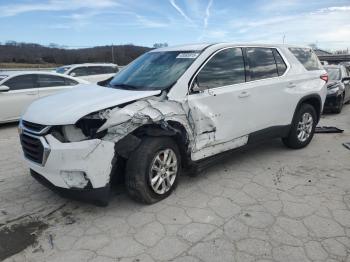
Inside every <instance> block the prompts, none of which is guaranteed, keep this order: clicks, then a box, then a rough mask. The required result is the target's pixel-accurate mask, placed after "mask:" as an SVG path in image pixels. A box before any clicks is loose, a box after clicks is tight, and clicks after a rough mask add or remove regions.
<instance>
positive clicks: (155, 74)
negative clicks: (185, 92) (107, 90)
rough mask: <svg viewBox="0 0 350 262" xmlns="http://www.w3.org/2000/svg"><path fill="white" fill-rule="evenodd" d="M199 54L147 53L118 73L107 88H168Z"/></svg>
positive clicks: (175, 52)
mask: <svg viewBox="0 0 350 262" xmlns="http://www.w3.org/2000/svg"><path fill="white" fill-rule="evenodd" d="M198 55H199V52H193V51H191V52H189V51H188V52H186V51H185V52H184V51H168V52H149V53H146V54H144V55H142V56H141V57H139V58H138V59H136V60H135V61H134V62H132V63H131V64H130V65H129V66H128V67H127V68H125V69H124V70H122V71H120V72H119V73H118V74H117V75H116V76H115V77H114V78H113V79H112V81H111V82H110V83H109V87H112V88H118V89H129V90H138V91H142V90H164V89H167V88H170V87H171V86H172V85H174V84H175V83H176V81H177V80H178V79H179V78H180V76H182V74H183V73H184V72H185V71H186V70H187V68H188V67H189V66H190V65H191V64H192V63H193V61H194V60H195V59H196V58H197V57H198Z"/></svg>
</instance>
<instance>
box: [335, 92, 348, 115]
mask: <svg viewBox="0 0 350 262" xmlns="http://www.w3.org/2000/svg"><path fill="white" fill-rule="evenodd" d="M344 97H345V94H342V95H341V96H340V97H339V101H338V104H337V107H336V108H335V109H334V110H333V112H334V113H336V114H340V113H341V111H342V110H343V106H344Z"/></svg>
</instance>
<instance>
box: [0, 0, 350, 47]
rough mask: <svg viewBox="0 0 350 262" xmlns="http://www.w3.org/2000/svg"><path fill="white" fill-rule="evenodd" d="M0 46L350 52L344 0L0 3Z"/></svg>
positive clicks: (348, 0) (349, 17) (349, 16)
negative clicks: (221, 45)
mask: <svg viewBox="0 0 350 262" xmlns="http://www.w3.org/2000/svg"><path fill="white" fill-rule="evenodd" d="M0 10H1V12H0V31H1V34H0V42H5V41H7V40H15V41H24V42H35V43H40V44H49V43H57V44H60V45H67V46H70V47H84V46H95V45H106V44H111V43H114V44H125V43H133V44H135V45H146V46H152V45H153V44H154V43H156V42H167V43H169V45H177V44H183V43H197V42H221V41H230V42H263V43H282V42H283V36H285V42H286V43H290V44H302V45H307V44H309V43H317V44H318V46H319V47H321V48H327V49H339V48H348V47H349V48H350V0H284V1H277V0H252V1H247V0H245V1H236V0H231V1H230V0H42V1H34V0H11V1H9V0H0Z"/></svg>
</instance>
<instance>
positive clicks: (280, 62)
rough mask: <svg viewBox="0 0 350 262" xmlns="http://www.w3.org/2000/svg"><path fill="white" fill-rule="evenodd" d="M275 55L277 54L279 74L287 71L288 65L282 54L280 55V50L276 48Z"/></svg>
mask: <svg viewBox="0 0 350 262" xmlns="http://www.w3.org/2000/svg"><path fill="white" fill-rule="evenodd" d="M273 55H274V56H275V61H276V64H277V73H278V75H279V76H281V75H283V74H284V72H286V70H287V65H286V63H285V62H284V61H283V58H282V56H281V55H280V53H278V51H277V50H276V49H274V50H273Z"/></svg>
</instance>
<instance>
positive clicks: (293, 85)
mask: <svg viewBox="0 0 350 262" xmlns="http://www.w3.org/2000/svg"><path fill="white" fill-rule="evenodd" d="M296 86H297V85H296V84H294V83H293V82H289V83H288V88H294V87H296Z"/></svg>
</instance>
